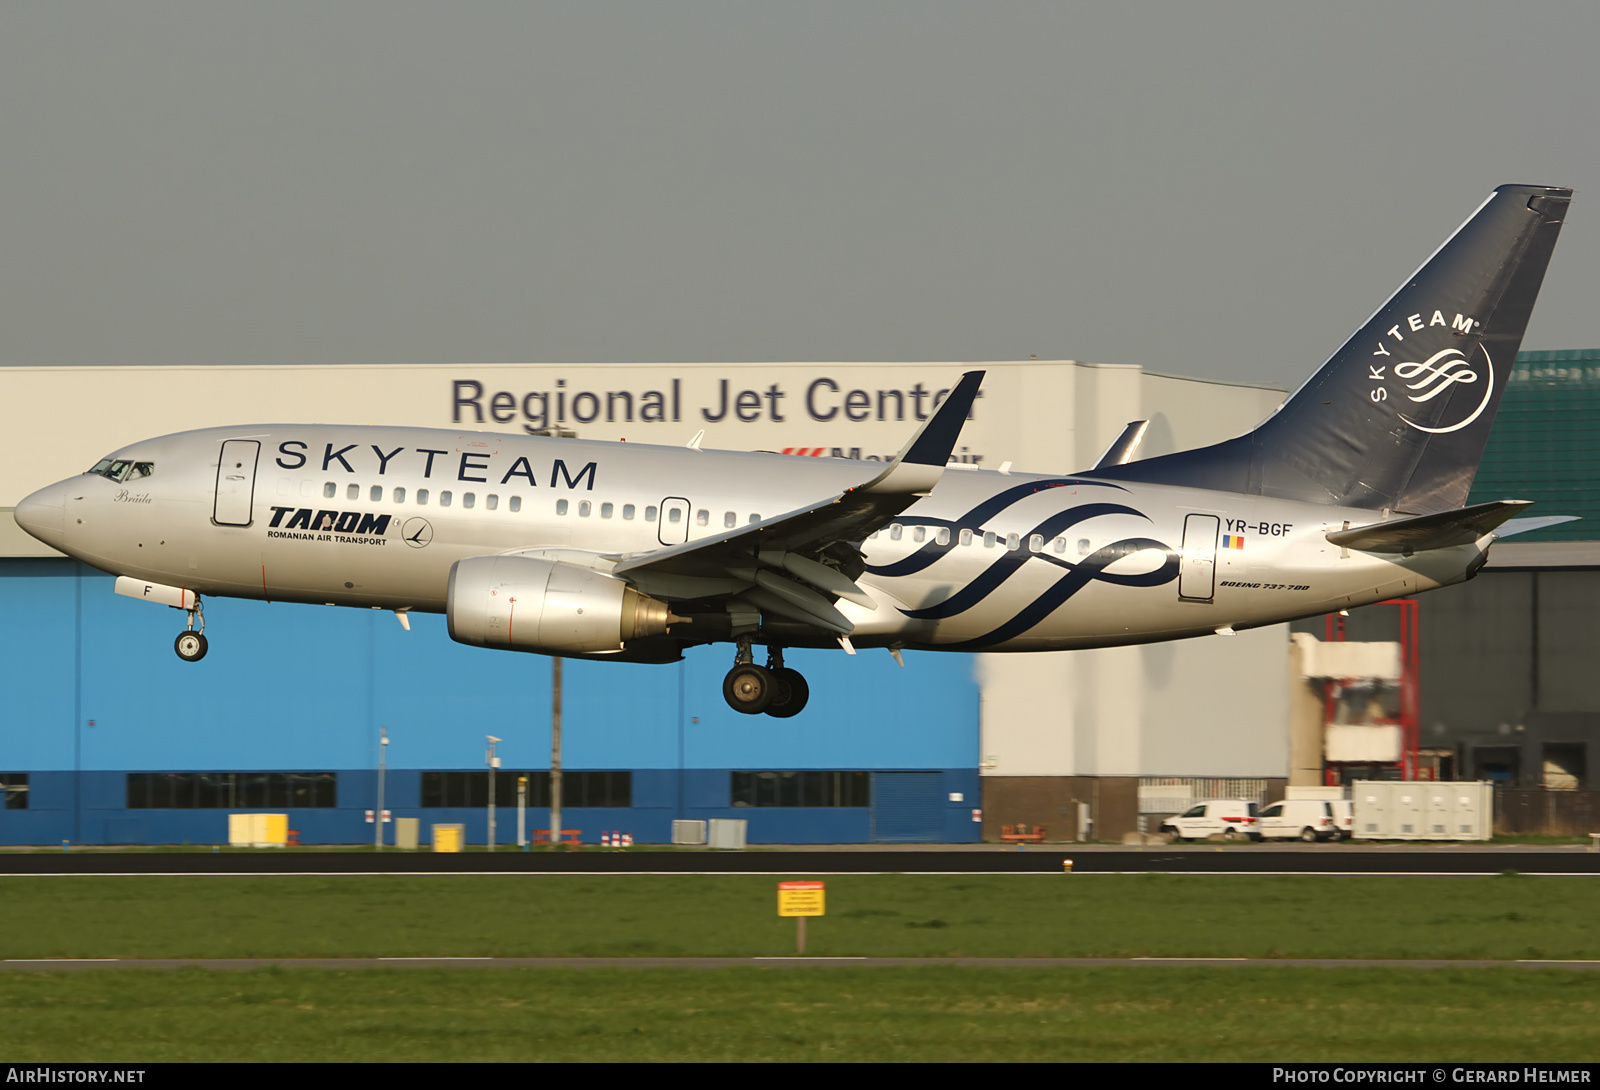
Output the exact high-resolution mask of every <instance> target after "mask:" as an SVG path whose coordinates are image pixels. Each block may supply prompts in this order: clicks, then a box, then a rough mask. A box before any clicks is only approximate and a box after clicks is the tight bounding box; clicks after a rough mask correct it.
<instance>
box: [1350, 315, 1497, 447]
mask: <svg viewBox="0 0 1600 1090" xmlns="http://www.w3.org/2000/svg"><path fill="white" fill-rule="evenodd" d="M1482 324H1483V323H1481V322H1479V321H1478V320H1477V319H1476V318H1470V317H1468V316H1467V315H1465V314H1457V315H1456V316H1455V320H1454V321H1446V320H1445V316H1444V312H1443V311H1441V310H1436V311H1434V312H1433V317H1432V318H1431V319H1427V320H1424V318H1423V316H1422V315H1421V314H1413V315H1411V316H1410V317H1408V318H1407V319H1406V320H1405V322H1403V323H1401V322H1396V323H1395V324H1394V325H1393V326H1392V327H1391V328H1390V329H1389V330H1388V331H1387V333H1386V334H1385V337H1388V338H1392V339H1393V340H1394V342H1395V343H1396V344H1399V343H1400V342H1403V341H1404V340H1405V339H1406V332H1407V331H1409V332H1411V333H1420V332H1423V331H1425V330H1428V329H1430V328H1431V327H1433V326H1444V327H1446V328H1447V329H1449V330H1450V331H1452V332H1454V333H1455V334H1457V335H1458V336H1470V335H1471V333H1472V331H1473V330H1474V329H1478V328H1481V327H1482ZM1402 326H1404V329H1402ZM1390 347H1391V346H1389V345H1387V344H1385V342H1384V340H1383V339H1381V338H1380V339H1379V341H1378V350H1377V351H1376V352H1374V353H1373V355H1374V356H1384V357H1389V358H1390V359H1391V360H1393V357H1394V356H1395V355H1396V353H1394V352H1391V351H1390V350H1389V349H1390ZM1469 352H1470V353H1471V355H1469ZM1477 357H1481V359H1482V371H1479V370H1478V364H1477V363H1475V362H1474V360H1475V358H1477ZM1391 374H1392V377H1393V378H1396V379H1398V380H1400V382H1401V384H1402V386H1403V391H1402V392H1401V394H1400V395H1399V396H1403V397H1404V398H1405V399H1406V400H1407V401H1409V402H1411V403H1412V404H1414V405H1417V406H1425V405H1427V403H1429V402H1431V401H1433V400H1434V399H1435V398H1437V397H1438V396H1439V395H1441V394H1449V393H1451V392H1452V390H1453V388H1454V387H1455V386H1457V385H1462V386H1474V387H1477V386H1480V384H1481V388H1482V390H1483V396H1482V397H1481V398H1479V399H1478V403H1477V406H1476V407H1475V408H1471V409H1469V410H1467V411H1466V413H1465V415H1464V416H1463V417H1462V419H1460V420H1456V421H1454V422H1453V423H1451V422H1446V421H1442V420H1441V421H1437V422H1436V423H1435V424H1434V425H1431V426H1430V425H1427V424H1419V423H1418V422H1417V421H1416V420H1413V419H1412V418H1411V417H1410V416H1407V415H1406V413H1405V412H1403V411H1402V412H1400V413H1398V415H1399V417H1400V419H1401V420H1402V421H1404V422H1405V423H1406V425H1407V426H1409V427H1412V428H1415V429H1416V430H1417V431H1421V432H1427V433H1428V434H1430V435H1442V434H1444V433H1446V432H1452V431H1460V430H1461V429H1462V428H1464V427H1466V426H1467V425H1468V424H1470V423H1472V422H1473V421H1474V420H1476V419H1478V417H1479V416H1481V415H1482V414H1483V410H1485V409H1487V408H1488V407H1489V401H1490V399H1491V398H1492V397H1493V396H1494V361H1493V360H1492V359H1490V358H1489V350H1488V349H1486V348H1484V347H1483V345H1482V344H1479V345H1477V346H1476V347H1475V348H1473V349H1470V350H1468V352H1464V351H1462V350H1461V349H1459V348H1444V349H1440V350H1439V351H1437V352H1435V353H1433V354H1432V355H1430V356H1429V357H1428V358H1427V359H1425V360H1422V361H1421V362H1417V361H1412V360H1393V362H1385V363H1369V364H1367V377H1368V378H1369V379H1371V380H1372V381H1373V382H1374V383H1382V384H1383V385H1375V386H1373V388H1372V390H1371V391H1370V394H1369V396H1370V397H1371V398H1372V401H1373V404H1382V403H1383V402H1385V401H1388V400H1389V386H1388V382H1389V379H1390V378H1391ZM1448 401H1449V399H1448V398H1446V402H1441V404H1445V403H1448ZM1469 404H1470V400H1469ZM1425 412H1426V409H1419V410H1416V413H1417V415H1422V414H1423V413H1425ZM1452 415H1454V414H1452Z"/></svg>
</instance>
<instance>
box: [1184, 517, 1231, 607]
mask: <svg viewBox="0 0 1600 1090" xmlns="http://www.w3.org/2000/svg"><path fill="white" fill-rule="evenodd" d="M1221 530H1222V519H1220V518H1218V517H1217V516H1216V515H1190V516H1188V517H1187V518H1185V519H1184V520H1183V552H1182V553H1181V554H1179V559H1178V597H1179V598H1188V599H1190V600H1191V601H1197V602H1209V601H1211V599H1212V598H1213V597H1215V595H1216V586H1217V535H1218V534H1219V533H1220V532H1221Z"/></svg>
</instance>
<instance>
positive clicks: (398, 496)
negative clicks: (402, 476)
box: [394, 488, 406, 503]
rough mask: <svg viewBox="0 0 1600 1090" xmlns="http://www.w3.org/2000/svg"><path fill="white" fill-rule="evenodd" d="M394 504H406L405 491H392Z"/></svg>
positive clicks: (398, 489) (399, 489) (401, 489)
mask: <svg viewBox="0 0 1600 1090" xmlns="http://www.w3.org/2000/svg"><path fill="white" fill-rule="evenodd" d="M394 502H395V503H405V502H406V490H405V489H403V488H397V489H395V490H394Z"/></svg>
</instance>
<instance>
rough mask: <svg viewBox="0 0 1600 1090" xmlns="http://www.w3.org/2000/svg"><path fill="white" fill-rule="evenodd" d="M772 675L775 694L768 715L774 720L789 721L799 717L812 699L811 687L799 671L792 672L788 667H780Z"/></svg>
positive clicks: (769, 705)
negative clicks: (795, 716) (793, 717)
mask: <svg viewBox="0 0 1600 1090" xmlns="http://www.w3.org/2000/svg"><path fill="white" fill-rule="evenodd" d="M771 673H772V680H773V683H774V686H773V687H774V692H773V694H772V703H771V704H768V705H767V714H768V715H770V716H772V717H773V718H774V719H788V718H789V717H790V716H793V715H799V714H800V712H801V711H802V710H803V709H804V708H805V706H806V701H808V700H810V699H811V686H809V685H807V684H806V679H805V677H804V675H802V674H801V673H800V671H799V670H791V669H789V668H788V667H787V666H780V667H778V669H776V670H773V671H771Z"/></svg>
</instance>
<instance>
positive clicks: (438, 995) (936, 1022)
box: [0, 874, 1600, 1062]
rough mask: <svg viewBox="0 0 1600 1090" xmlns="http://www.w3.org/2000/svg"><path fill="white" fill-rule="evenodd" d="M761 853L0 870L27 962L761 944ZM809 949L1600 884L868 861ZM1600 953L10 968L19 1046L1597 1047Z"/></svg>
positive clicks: (925, 1051) (1291, 952)
mask: <svg viewBox="0 0 1600 1090" xmlns="http://www.w3.org/2000/svg"><path fill="white" fill-rule="evenodd" d="M776 882H777V879H775V878H771V877H757V876H742V875H728V876H712V877H707V876H691V875H682V876H659V875H625V876H593V875H504V876H501V875H494V876H457V877H449V876H411V877H391V876H341V877H307V876H268V877H215V878H211V877H94V876H72V877H56V878H0V920H4V927H3V928H0V956H3V957H6V958H51V957H80V958H81V957H124V958H141V957H142V958H155V957H293V956H426V955H441V956H463V955H480V956H481V955H500V956H535V957H537V956H560V955H583V956H601V957H605V956H632V955H645V956H669V957H670V956H691V955H703V956H748V955H764V954H786V953H790V952H792V950H793V941H794V923H793V921H792V920H781V919H779V918H778V917H777V916H776V890H775V887H776ZM827 883H828V915H827V916H826V917H825V918H823V919H819V920H813V921H811V926H810V952H811V953H815V954H824V955H826V954H835V955H841V954H860V955H883V956H902V957H905V956H912V957H916V956H924V957H949V956H960V955H972V956H1001V957H1005V956H1190V957H1336V958H1337V957H1345V958H1355V957H1362V958H1494V959H1516V958H1600V934H1597V932H1596V929H1595V927H1594V925H1593V921H1594V920H1595V919H1596V918H1600V913H1597V909H1600V884H1597V883H1595V882H1594V881H1593V880H1592V879H1588V878H1581V877H1580V878H1532V877H1526V876H1502V877H1492V878H1491V877H1484V878H1450V879H1442V878H1408V877H1392V878H1391V877H1370V878H1368V877H1359V878H1351V877H1339V878H1332V877H1329V878H1322V877H1302V876H1297V877H1239V876H1226V877H1223V876H1200V875H1159V874H1153V875H1138V876H1122V875H1107V876H1090V875H996V876H979V877H970V876H961V877H954V876H934V875H853V876H834V877H830V878H829V879H827ZM1597 1013H1600V974H1596V973H1588V972H1562V971H1533V970H1526V969H1503V970H1502V969H1494V970H1420V969H1419V970H1406V969H1400V970H1390V969H1300V968H1243V967H1217V968H1205V967H1128V968H1121V967H1107V968H1091V969H1054V970H1038V969H1023V968H1015V969H1009V968H1008V969H987V968H957V967H948V966H928V967H917V968H908V969H859V968H857V969H850V968H845V969H841V968H829V969H814V968H765V969H716V970H690V969H672V970H625V969H594V970H564V969H529V970H483V969H460V970H436V969H395V970H365V971H358V970H311V969H297V970H279V969H259V970H253V971H248V972H206V971H200V970H181V971H128V970H92V971H74V972H46V973H32V972H13V973H4V974H0V1025H3V1026H4V1027H5V1029H4V1031H3V1033H0V1061H23V1062H41V1061H52V1060H53V1061H70V1060H99V1061H116V1062H138V1061H159V1060H201V1059H205V1060H272V1059H296V1060H319V1059H320V1060H364V1061H371V1060H395V1061H424V1060H450V1061H461V1060H503V1059H513V1060H657V1061H660V1060H735V1059H737V1060H787V1061H795V1060H823V1061H826V1060H939V1061H944V1062H957V1061H963V1060H966V1061H986V1062H992V1061H999V1060H1073V1059H1084V1060H1089V1059H1092V1060H1166V1061H1195V1060H1263V1061H1265V1060H1273V1061H1292V1060H1457V1061H1469V1060H1477V1061H1485V1060H1505V1061H1524V1062H1527V1061H1557V1060H1587V1059H1592V1058H1593V1057H1594V1056H1595V1055H1596V1054H1597V1053H1600V1029H1597V1028H1596V1027H1597V1026H1600V1019H1597V1017H1596V1015H1597Z"/></svg>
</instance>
